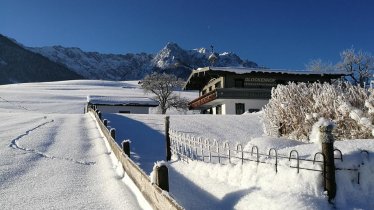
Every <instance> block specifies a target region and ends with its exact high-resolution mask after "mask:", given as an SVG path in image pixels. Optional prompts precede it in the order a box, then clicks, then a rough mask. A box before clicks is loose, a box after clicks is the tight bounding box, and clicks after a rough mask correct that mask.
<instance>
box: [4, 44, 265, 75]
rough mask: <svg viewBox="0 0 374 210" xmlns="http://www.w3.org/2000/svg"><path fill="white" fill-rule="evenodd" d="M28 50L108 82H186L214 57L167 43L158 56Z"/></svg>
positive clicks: (238, 62) (229, 60) (234, 61)
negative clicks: (171, 77)
mask: <svg viewBox="0 0 374 210" xmlns="http://www.w3.org/2000/svg"><path fill="white" fill-rule="evenodd" d="M28 49H30V50H32V51H33V52H36V53H39V54H41V55H43V56H45V57H47V58H49V59H50V60H51V61H54V62H57V63H60V64H63V65H65V66H66V67H68V68H69V69H71V70H72V71H74V72H76V73H77V74H79V75H81V76H83V77H84V78H87V79H105V80H136V79H142V78H143V77H144V76H145V75H147V74H149V73H151V72H154V71H157V72H167V73H172V74H175V75H177V76H179V77H181V78H187V77H188V76H189V75H190V73H191V70H192V68H198V67H206V66H209V65H210V63H209V61H208V57H209V55H211V52H208V50H206V49H205V48H200V49H194V50H184V49H182V48H180V47H179V46H178V45H177V44H175V43H168V44H167V45H166V46H165V47H164V48H163V49H161V50H160V51H159V52H158V53H157V54H147V53H138V54H132V53H128V54H125V55H120V54H101V53H97V52H84V51H82V50H81V49H79V48H66V47H61V46H53V47H40V48H28ZM216 56H217V61H216V62H215V66H222V67H225V66H243V67H258V66H257V64H256V63H254V62H252V61H248V60H242V59H241V58H240V57H239V56H237V55H236V54H234V53H221V54H216ZM0 63H1V61H0Z"/></svg>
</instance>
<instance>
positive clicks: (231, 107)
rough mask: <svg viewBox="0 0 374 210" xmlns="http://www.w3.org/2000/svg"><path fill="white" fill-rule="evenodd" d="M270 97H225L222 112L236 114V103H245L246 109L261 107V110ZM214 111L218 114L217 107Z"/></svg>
mask: <svg viewBox="0 0 374 210" xmlns="http://www.w3.org/2000/svg"><path fill="white" fill-rule="evenodd" d="M268 102H269V100H268V99H225V100H224V101H222V104H221V105H222V114H223V115H225V114H236V110H235V104H236V103H243V104H244V109H245V111H247V110H248V109H259V110H261V109H262V108H263V107H264V106H265V105H266V104H267V103H268ZM213 113H214V114H216V108H215V107H214V108H213Z"/></svg>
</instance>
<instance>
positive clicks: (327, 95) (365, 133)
mask: <svg viewBox="0 0 374 210" xmlns="http://www.w3.org/2000/svg"><path fill="white" fill-rule="evenodd" d="M271 94H272V98H271V99H270V101H269V103H268V104H267V105H266V106H265V108H264V127H265V131H266V133H267V134H268V135H272V136H274V135H278V136H285V137H288V138H293V139H298V140H304V141H307V140H309V135H310V133H311V130H312V126H313V124H315V123H316V122H317V121H318V119H319V118H320V117H323V118H326V119H331V120H332V121H333V122H334V123H335V125H336V127H335V129H334V131H333V134H334V136H335V137H336V138H337V139H338V140H339V139H355V138H369V137H372V136H373V134H374V126H373V119H374V91H373V90H372V89H369V90H366V89H364V88H361V87H359V86H354V85H352V84H350V83H347V82H339V83H337V84H328V83H324V84H321V83H298V84H296V83H289V84H288V85H278V86H277V88H273V90H272V93H271Z"/></svg>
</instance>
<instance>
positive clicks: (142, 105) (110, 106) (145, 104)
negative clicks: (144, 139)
mask: <svg viewBox="0 0 374 210" xmlns="http://www.w3.org/2000/svg"><path fill="white" fill-rule="evenodd" d="M158 105H159V103H158V102H157V101H155V100H153V99H150V98H146V97H117V96H116V97H114V96H87V107H88V106H91V107H92V106H94V107H95V108H96V109H98V110H100V112H101V113H124V114H149V108H150V107H157V106H158Z"/></svg>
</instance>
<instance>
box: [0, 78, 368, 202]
mask: <svg viewBox="0 0 374 210" xmlns="http://www.w3.org/2000/svg"><path fill="white" fill-rule="evenodd" d="M181 94H183V95H184V96H186V97H189V98H194V97H196V93H181ZM87 95H108V96H118V95H121V96H129V97H139V96H144V94H143V92H142V90H140V89H138V88H137V83H136V82H107V81H66V82H53V83H31V84H19V85H5V86H0V97H1V98H0V114H1V116H2V118H3V120H2V121H1V122H0V131H1V132H0V137H1V138H0V145H1V147H0V180H1V182H0V195H1V197H2V199H1V200H0V206H1V207H4V208H5V209H13V208H18V209H21V208H22V209H23V208H65V209H66V208H84V207H87V208H110V209H123V208H124V206H126V208H125V209H136V208H141V207H140V206H139V203H138V202H137V196H134V194H133V192H132V188H131V187H128V186H127V185H126V184H125V183H123V182H122V180H121V177H119V176H118V174H117V173H115V170H114V168H115V167H116V166H115V165H113V164H112V162H111V160H110V158H109V155H108V151H107V149H106V147H105V144H104V141H103V139H102V137H101V136H100V134H99V133H98V130H97V129H96V125H95V123H94V122H93V120H92V118H91V117H90V116H89V115H87V114H86V115H83V107H84V104H85V101H86V96H87ZM104 117H105V118H107V119H109V120H110V126H112V127H115V128H116V130H117V141H118V142H121V141H122V140H124V139H130V140H131V142H132V143H131V156H132V159H134V160H135V162H137V163H138V164H140V166H141V167H142V168H143V169H144V170H145V171H146V172H147V173H148V174H150V172H151V169H152V166H153V163H154V162H156V161H159V160H163V159H165V136H164V120H165V118H164V116H162V115H155V114H153V115H133V114H132V115H125V114H105V115H104ZM170 127H171V128H172V129H174V130H177V131H180V132H183V133H186V134H188V135H190V136H194V137H202V138H209V139H216V140H217V141H218V142H225V141H228V142H230V145H235V143H237V142H238V143H241V144H242V145H243V147H244V148H245V149H247V150H248V149H250V148H251V146H253V145H257V146H258V147H259V150H260V152H261V153H267V151H268V150H269V149H270V148H276V149H277V150H278V152H279V153H280V154H283V155H285V156H288V154H289V152H290V151H291V150H293V149H296V150H298V151H299V154H300V156H301V157H303V158H309V159H312V158H313V157H312V156H313V155H314V153H316V152H318V151H319V146H318V145H315V144H306V143H301V142H298V141H293V140H287V139H278V138H269V137H264V133H263V129H262V121H261V113H255V114H248V115H242V116H211V115H172V116H171V117H170ZM335 146H336V147H337V148H339V149H340V150H341V151H342V152H343V156H344V160H343V162H339V161H337V167H340V168H357V167H358V165H359V164H361V162H362V161H363V162H364V165H361V167H360V172H361V173H360V184H357V173H355V172H350V171H338V172H337V183H338V187H337V196H336V199H335V208H337V209H374V201H373V200H372V197H373V196H374V178H373V177H374V161H372V160H373V158H374V157H373V154H374V140H353V141H343V142H340V141H339V142H336V144H335ZM361 149H365V150H368V151H369V152H370V157H369V159H367V158H366V156H362V155H361V154H360V153H359V151H360V150H361ZM265 161H269V162H272V161H274V160H272V159H269V160H265ZM290 164H295V162H292V161H291V162H289V161H288V159H287V160H286V159H281V160H279V166H278V173H275V170H274V165H273V164H259V165H257V163H256V162H248V163H244V164H243V165H241V164H237V165H231V164H224V165H221V164H213V163H205V162H200V161H191V160H190V161H189V162H188V163H187V162H184V161H180V160H178V159H176V157H173V161H171V162H169V170H170V174H169V178H170V194H171V195H172V196H173V197H174V198H175V199H176V200H177V201H178V202H179V203H180V204H181V205H182V206H184V207H185V208H186V209H286V208H287V209H300V208H301V209H333V208H334V207H333V206H332V205H330V204H329V203H328V202H327V197H326V195H325V194H324V193H323V187H322V183H321V182H322V177H321V174H320V173H319V172H314V171H305V170H300V173H299V174H298V173H297V170H296V169H294V168H290V167H289V166H290ZM314 167H316V168H318V164H317V165H316V166H314ZM143 208H144V206H143Z"/></svg>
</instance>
